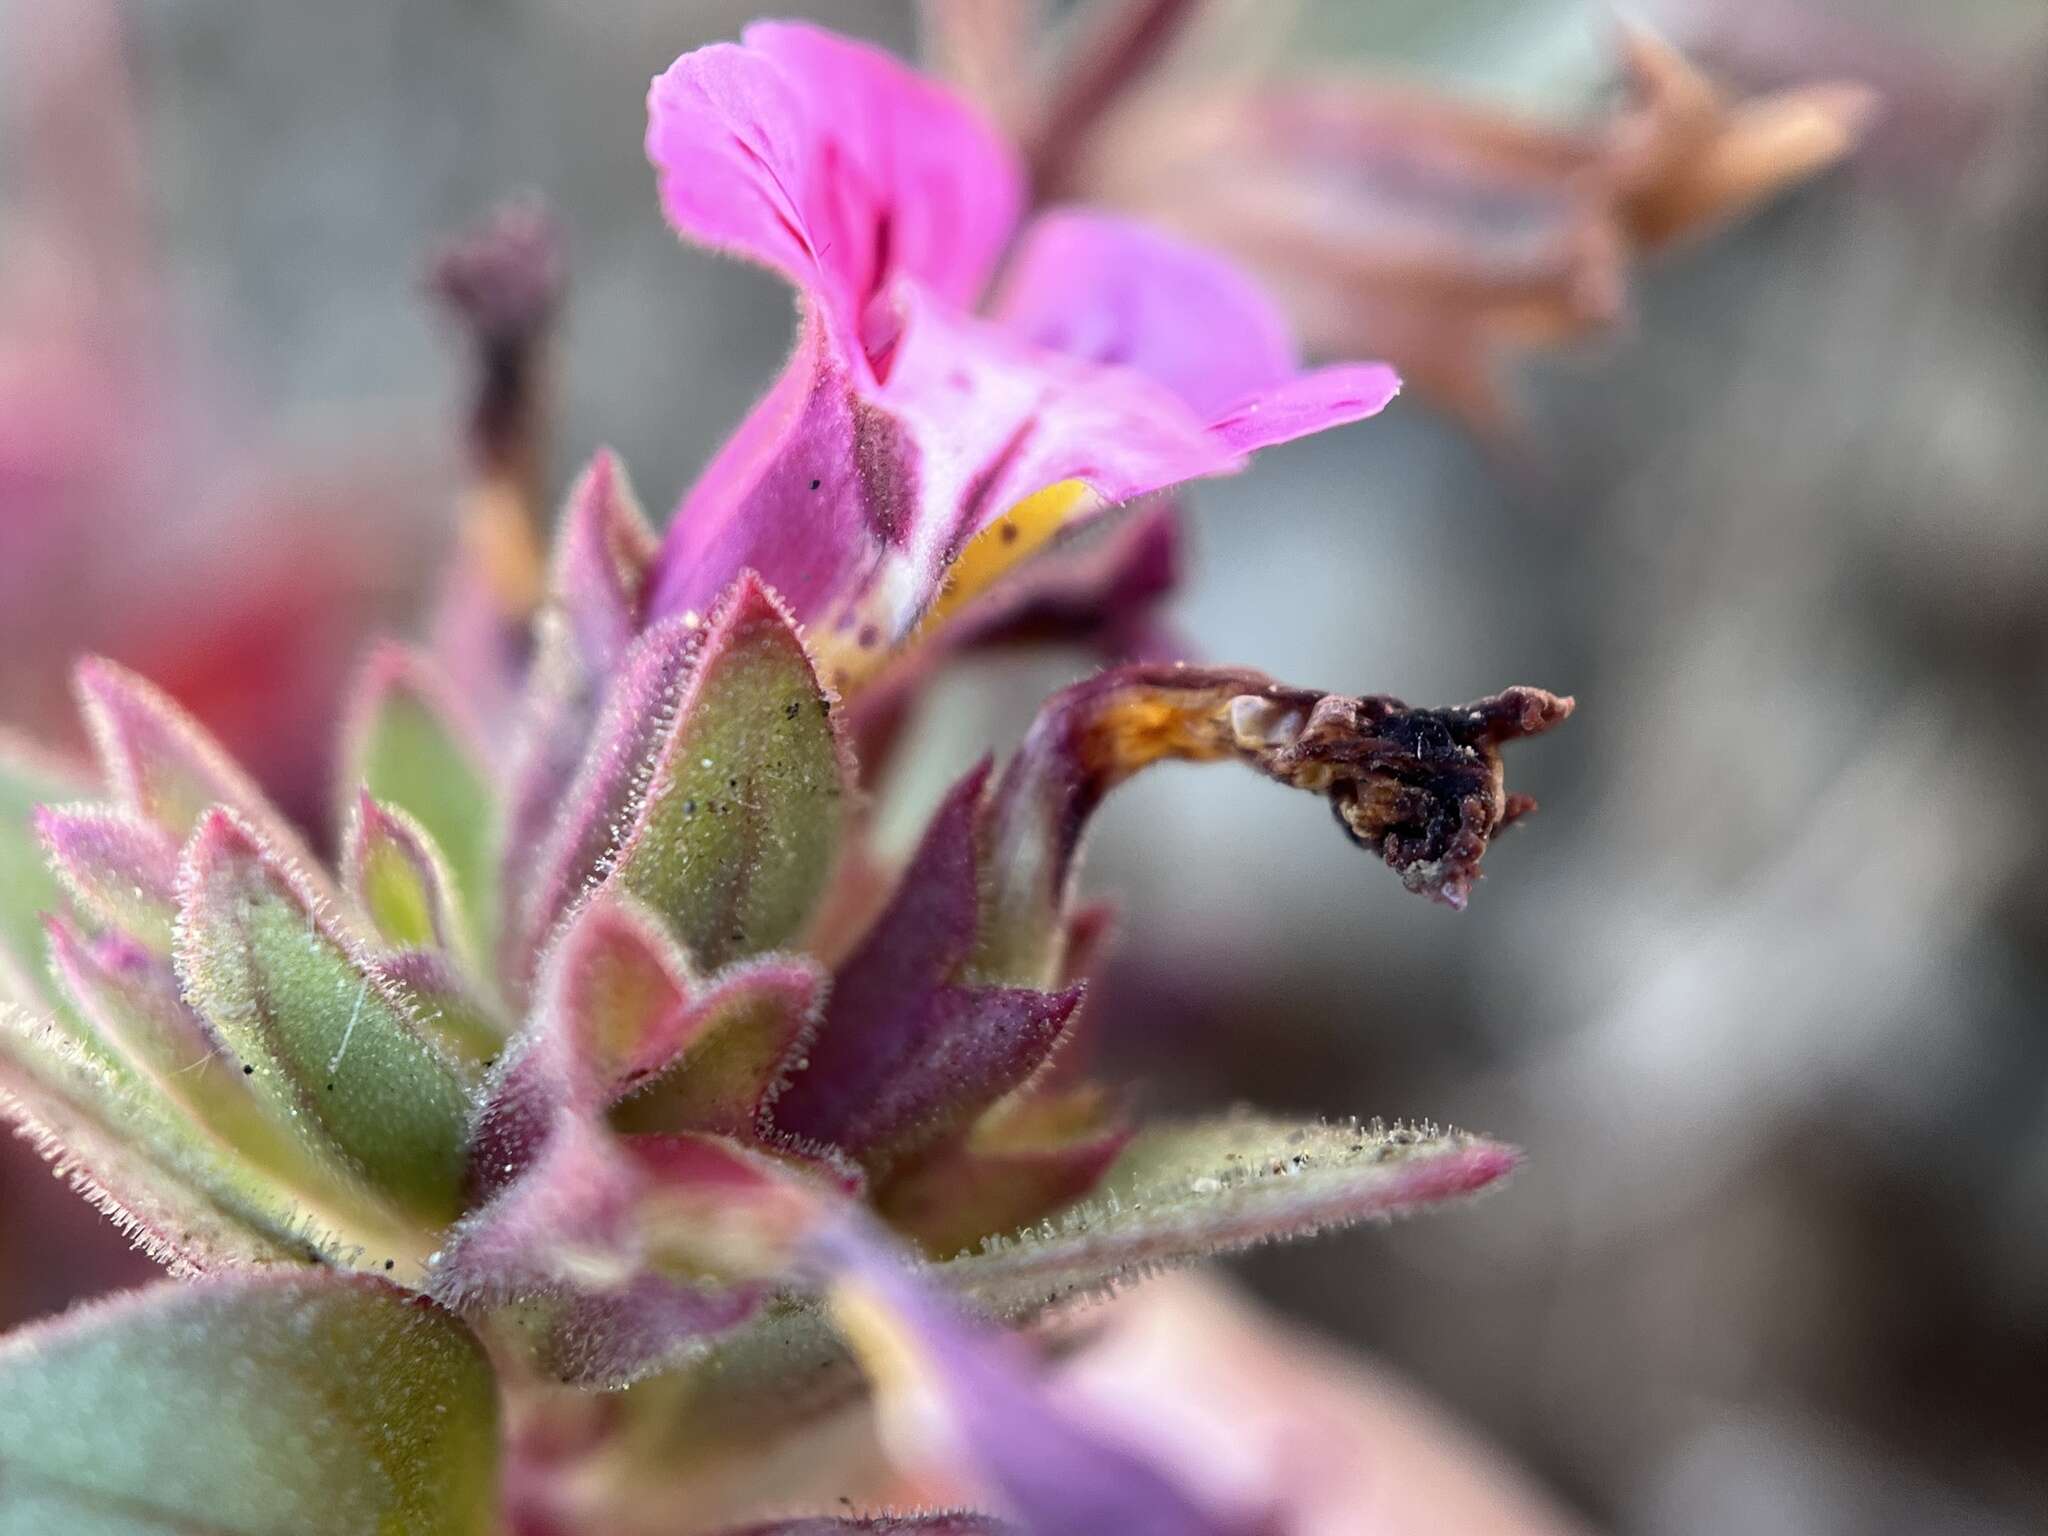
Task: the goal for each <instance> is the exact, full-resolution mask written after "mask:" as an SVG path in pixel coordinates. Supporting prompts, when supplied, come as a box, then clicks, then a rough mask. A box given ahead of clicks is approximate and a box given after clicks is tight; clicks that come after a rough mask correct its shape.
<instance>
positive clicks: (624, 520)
mask: <svg viewBox="0 0 2048 1536" xmlns="http://www.w3.org/2000/svg"><path fill="white" fill-rule="evenodd" d="M654 548H655V536H654V533H653V530H652V529H650V528H649V527H648V526H647V519H646V517H645V515H644V514H643V513H642V512H641V511H640V505H639V502H638V501H637V500H636V499H635V497H634V495H633V488H632V486H631V485H630V484H629V483H628V481H627V479H626V471H625V466H624V465H622V464H620V463H619V461H618V459H617V458H616V457H615V456H614V455H613V454H612V452H611V451H610V450H609V449H601V450H599V452H598V454H597V456H596V457H595V458H594V459H592V460H591V462H590V466H589V468H587V469H586V470H584V472H583V474H582V475H581V476H580V477H578V479H577V481H576V484H575V485H574V487H572V488H571V490H570V492H569V499H568V502H567V504H566V506H565V507H564V509H563V512H562V517H561V522H560V526H559V529H558V531H557V533H556V535H555V548H554V555H553V558H552V562H551V565H550V570H549V576H548V599H549V601H548V606H547V607H546V608H545V609H544V610H543V611H542V613H541V615H540V618H539V621H538V629H537V634H538V643H537V650H536V654H535V656H534V660H533V665H532V667H531V668H530V669H529V671H528V673H527V680H526V688H525V695H524V697H523V699H522V700H521V703H520V712H519V713H520V718H519V723H518V736H517V742H516V745H515V748H514V753H513V767H512V771H511V774H510V776H509V779H508V785H509V788H508V793H507V813H506V836H505V853H504V866H503V875H502V884H503V889H505V890H506V891H523V890H526V889H527V888H528V887H529V885H530V884H531V882H532V877H533V874H534V870H535V867H536V864H537V861H538V859H539V856H540V853H541V849H542V846H543V844H544V843H545V841H546V839H547V836H548V833H549V832H550V830H552V829H553V827H554V826H555V825H556V823H557V821H558V819H559V817H560V814H561V808H562V804H563V801H564V798H565V796H566V795H567V794H568V791H569V786H570V785H571V784H572V783H573V782H574V781H575V778H576V770H577V768H578V766H579V765H580V764H581V763H582V762H583V758H584V753H585V751H586V749H587V748H588V747H589V745H590V737H591V731H592V729H593V728H594V727H595V726H596V724H597V717H598V711H599V709H600V708H601V706H602V705H603V703H604V699H605V692H606V689H607V687H608V686H609V684H610V682H611V679H612V677H613V676H614V675H615V674H616V673H617V672H618V670H619V668H620V666H621V665H622V664H623V662H624V661H625V658H626V654H627V652H628V651H629V650H630V649H631V647H632V644H633V641H634V638H635V637H636V636H637V635H638V634H639V632H640V614H641V609H642V607H643V600H644V598H645V596H646V584H647V572H648V569H649V567H650V565H651V564H652V561H653V558H654Z"/></svg>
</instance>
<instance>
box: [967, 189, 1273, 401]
mask: <svg viewBox="0 0 2048 1536" xmlns="http://www.w3.org/2000/svg"><path fill="white" fill-rule="evenodd" d="M994 313H995V315H996V318H997V319H999V320H1000V321H1001V322H1002V323H1003V324H1004V325H1005V326H1007V327H1008V328H1009V329H1010V330H1012V331H1013V332H1015V333H1016V334H1017V335H1019V336H1021V337H1023V338H1025V339H1026V340H1028V341H1030V342H1032V343H1034V344H1035V345H1037V346H1041V347H1044V348H1046V349H1047V350H1048V351H1053V352H1063V353H1066V354H1067V355H1069V356H1071V357H1079V358H1085V359H1087V360H1088V361H1090V362H1097V363H1115V364H1121V365H1123V366H1125V367H1128V368H1135V369H1136V370H1137V371H1138V372H1140V373H1142V374H1145V375H1146V376H1147V377H1149V378H1151V379H1154V380H1156V381H1157V382H1159V383H1161V384H1164V385H1165V386H1166V387H1167V388H1169V389H1171V390H1172V391H1173V392H1174V393H1175V394H1176V395H1178V396H1180V398H1181V399H1182V400H1183V401H1184V402H1186V404H1187V406H1188V408H1189V409H1190V410H1192V411H1194V412H1195V413H1196V414H1197V415H1199V416H1201V417H1203V418H1204V419H1207V418H1209V417H1212V416H1216V415H1219V414H1221V413H1222V411H1223V410H1224V409H1225V408H1226V407H1228V406H1230V405H1233V404H1235V403H1236V402H1237V401H1239V400H1242V399H1244V398H1245V397H1246V396H1248V395H1252V394H1256V393H1258V392H1259V391H1261V390H1267V389H1271V388H1273V387H1274V386H1276V385H1279V384H1282V383H1285V382H1286V381H1287V380H1288V379H1291V378H1292V377H1293V376H1294V375H1295V373H1296V372H1297V371H1298V369H1299V363H1298V361H1297V358H1296V355H1295V347H1294V338H1293V336H1292V334H1291V333H1290V331H1289V330H1288V326H1287V321H1286V318H1285V317H1284V316H1283V315H1282V314H1281V312H1280V309H1279V307H1278V306H1277V305H1276V304H1274V303H1273V301H1272V300H1271V299H1269V298H1268V297H1267V296H1266V293H1265V291H1264V290H1263V289H1262V288H1261V287H1260V286H1259V285H1258V283H1257V282H1255V281H1254V280H1253V279H1252V278H1251V277H1250V276H1249V275H1248V274H1246V273H1245V272H1243V271H1241V270H1240V269H1239V268H1238V267H1236V266H1235V265H1234V264H1232V263H1231V262H1230V261H1229V260H1228V259H1227V258H1225V257H1223V256H1221V255H1218V254H1216V253H1213V252H1211V251H1208V250H1205V249H1203V248H1202V247H1200V246H1197V245H1191V244H1189V243H1187V242H1186V241H1183V240H1180V239H1178V238H1176V237H1174V236H1172V235H1168V234H1166V233H1164V232H1163V231H1160V230H1156V229H1153V228H1151V227H1150V226H1148V225H1145V224H1140V223H1136V222H1134V221H1132V220H1129V219H1119V218H1112V217H1109V216H1107V215H1103V214H1097V213H1091V212H1088V211H1086V210H1084V209H1078V208H1056V209H1054V210H1052V211H1051V212H1049V213H1046V214H1044V215H1042V216H1041V217H1039V218H1038V219H1035V220H1034V221H1033V222H1032V223H1031V225H1030V227H1029V228H1027V229H1026V230H1025V232H1024V235H1023V237H1022V239H1021V240H1020V242H1019V244H1018V249H1017V253H1016V255H1015V256H1013V257H1012V258H1011V260H1010V263H1009V265H1008V267H1007V268H1006V269H1005V270H1004V274H1003V281H1002V285H1001V290H1000V292H999V294H998V296H997V298H996V301H995V305H994Z"/></svg>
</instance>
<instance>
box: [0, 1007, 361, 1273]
mask: <svg viewBox="0 0 2048 1536" xmlns="http://www.w3.org/2000/svg"><path fill="white" fill-rule="evenodd" d="M0 1118H5V1119H6V1120H8V1121H10V1122H11V1123H12V1124H13V1126H14V1127H15V1132H16V1134H17V1135H19V1136H21V1137H22V1138H23V1139H24V1140H26V1141H27V1142H28V1143H29V1144H30V1145H31V1146H32V1147H33V1148H35V1150H36V1152H37V1153H38V1154H40V1155H41V1156H42V1157H43V1158H44V1159H45V1160H47V1161H48V1162H49V1163H50V1164H51V1166H52V1169H53V1171H55V1172H56V1173H57V1174H58V1175H59V1176H60V1177H63V1178H65V1179H68V1180H69V1182H70V1184H71V1187H72V1188H73V1189H74V1190H75V1191H77V1193H78V1194H79V1195H80V1196H81V1197H83V1198H84V1199H85V1200H86V1201H87V1202H88V1203H90V1204H91V1205H92V1206H93V1207H94V1208H95V1209H97V1210H98V1211H99V1212H100V1213H101V1214H102V1215H104V1216H106V1217H107V1219H108V1220H110V1221H112V1222H113V1223H114V1225H115V1226H116V1227H118V1228H119V1229H120V1230H121V1232H122V1233H123V1234H124V1235H125V1236H127V1237H128V1238H129V1239H131V1240H132V1241H133V1242H134V1243H135V1245H136V1246H137V1247H139V1248H141V1249H143V1250H144V1251H145V1252H147V1253H148V1254H149V1256H150V1257H151V1258H153V1259H155V1260H156V1261H157V1262H158V1263H161V1264H166V1265H168V1266H169V1267H170V1269H171V1272H172V1273H173V1274H177V1275H185V1274H200V1273H204V1272H206V1271H208V1270H211V1269H214V1268H217V1267H221V1266H226V1265H237V1264H274V1263H278V1262H282V1261H289V1260H291V1259H294V1258H305V1257H311V1256H316V1254H317V1253H318V1252H324V1251H326V1249H325V1244H324V1240H323V1238H324V1235H323V1234H318V1233H316V1232H315V1231H313V1230H312V1228H311V1225H310V1223H307V1222H299V1223H296V1224H293V1223H289V1222H285V1221H280V1220H278V1219H276V1218H274V1217H273V1218H269V1219H266V1217H265V1216H264V1215H263V1213H261V1212H260V1211H258V1210H257V1209H256V1208H255V1206H256V1200H257V1198H258V1197H257V1196H256V1194H255V1192H254V1191H253V1190H252V1189H251V1188H250V1187H249V1186H248V1185H247V1183H246V1181H245V1180H244V1178H243V1176H242V1175H241V1174H240V1173H239V1172H238V1170H236V1169H235V1168H234V1166H233V1165H232V1164H231V1163H230V1162H228V1161H226V1160H224V1159H223V1158H221V1157H220V1156H218V1155H217V1154H216V1153H215V1152H214V1150H213V1149H212V1148H210V1147H209V1146H208V1145H207V1144H206V1143H205V1141H204V1140H203V1139H202V1138H199V1137H196V1136H195V1135H194V1133H193V1129H192V1127H191V1126H190V1124H189V1122H185V1121H183V1120H182V1119H181V1118H180V1117H179V1116H178V1114H177V1113H176V1111H175V1108H174V1106H171V1105H169V1104H166V1103H165V1102H163V1101H162V1099H161V1098H160V1097H158V1096H157V1095H156V1094H155V1093H154V1091H153V1090H151V1089H150V1087H149V1086H148V1085H147V1084H139V1083H135V1082H133V1081H131V1080H128V1079H125V1078H122V1077H119V1076H116V1075H115V1074H114V1073H113V1071H112V1070H111V1069H110V1068H109V1067H108V1065H107V1064H106V1063H105V1062H103V1061H102V1060H100V1059H98V1058H97V1057H94V1056H91V1055H89V1054H87V1053H86V1052H85V1051H84V1050H83V1049H81V1048H80V1046H79V1045H78V1044H77V1042H76V1041H74V1040H72V1039H70V1038H69V1037H68V1036H66V1035H65V1034H64V1033H62V1032H61V1031H60V1030H58V1029H57V1028H55V1027H54V1026H52V1025H50V1024H48V1023H37V1022H36V1021H35V1020H33V1019H32V1018H31V1017H30V1016H28V1015H27V1014H24V1013H21V1012H19V1011H12V1010H8V1009H6V1008H0ZM241 1196H246V1197H248V1198H247V1199H242V1198H238V1197H241ZM286 1214H288V1213H286ZM287 1226H292V1227H293V1230H292V1231H291V1232H290V1234H289V1235H288V1234H287V1232H286V1230H285V1228H286V1227H287Z"/></svg>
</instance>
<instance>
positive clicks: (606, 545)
mask: <svg viewBox="0 0 2048 1536" xmlns="http://www.w3.org/2000/svg"><path fill="white" fill-rule="evenodd" d="M657 544H658V540H657V539H656V536H655V533H654V530H653V529H652V528H651V527H649V526H648V523H647V515H646V514H645V513H644V512H642V511H641V510H640V502H639V498H638V497H636V496H635V495H634V494H633V486H632V482H631V481H630V480H629V479H628V478H627V477H626V467H625V465H623V464H621V463H620V462H619V460H618V456H617V455H616V454H614V453H613V452H612V451H611V450H610V449H609V448H601V449H599V450H598V452H597V455H596V457H594V458H593V459H592V460H591V461H590V465H589V467H588V468H587V469H585V470H584V471H583V474H582V475H581V477H579V478H578V480H577V481H576V484H575V485H574V486H573V487H572V488H571V489H570V491H569V501H568V505H567V507H566V508H565V509H564V510H563V513H562V521H561V527H560V529H559V530H558V532H557V533H556V535H555V548H554V555H553V560H552V568H551V570H550V571H549V582H548V585H549V595H550V596H551V597H552V599H553V601H554V603H555V605H556V609H557V611H558V612H559V613H560V615H561V618H562V621H563V622H564V623H565V624H566V625H567V626H568V636H567V638H568V640H569V641H570V643H571V644H572V645H573V647H574V653H575V655H576V657H577V659H578V661H579V662H580V663H581V665H582V667H583V668H584V669H585V670H586V671H587V673H588V674H589V675H590V676H592V677H595V678H602V677H604V676H606V675H607V674H609V673H610V672H611V670H612V668H614V667H616V666H617V665H618V664H619V662H620V661H621V660H623V659H624V657H625V654H626V650H627V648H628V647H629V646H631V645H632V643H633V638H634V636H636V635H637V634H639V633H640V627H641V626H640V618H641V608H642V605H643V603H644V601H645V598H646V588H647V575H648V572H649V571H650V570H651V569H652V568H653V564H654V552H655V549H656V547H657Z"/></svg>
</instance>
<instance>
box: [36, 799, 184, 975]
mask: <svg viewBox="0 0 2048 1536" xmlns="http://www.w3.org/2000/svg"><path fill="white" fill-rule="evenodd" d="M35 827H36V833H37V835H38V836H40V837H41V838H42V841H43V847H44V849H45V850H47V852H48V854H49V859H50V867H51V868H52V869H53V870H55V871H56V873H57V878H58V879H60V880H62V881H63V882H64V888H65V889H66V890H67V891H68V892H70V895H71V899H72V900H73V901H74V902H76V903H77V904H78V907H79V909H80V910H81V911H82V912H84V913H85V914H87V915H88V916H89V917H90V918H91V919H92V920H93V921H94V922H96V923H99V924H102V925H104V926H106V927H110V928H116V929H119V930H120V931H121V932H122V933H124V934H125V935H127V936H128V937H129V938H130V939H132V940H134V941H135V942H136V943H138V944H142V945H145V946H146V947H148V948H149V949H151V950H154V951H155V952H156V953H158V954H164V955H167V954H169V953H170V952H171V929H172V926H173V925H174V924H175V923H176V921H177V917H178V844H177V842H176V841H175V840H174V839H173V838H172V837H171V835H170V833H168V832H166V831H165V830H164V829H163V827H162V826H161V825H159V824H158V823H156V822H153V821H144V820H143V819H142V818H140V817H139V816H135V815H132V814H130V813H129V812H127V811H122V810H117V809H115V808H114V807H112V806H108V805H52V806H44V807H41V808H40V809H38V810H37V811H36V813H35Z"/></svg>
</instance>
